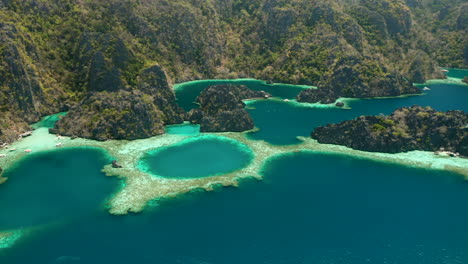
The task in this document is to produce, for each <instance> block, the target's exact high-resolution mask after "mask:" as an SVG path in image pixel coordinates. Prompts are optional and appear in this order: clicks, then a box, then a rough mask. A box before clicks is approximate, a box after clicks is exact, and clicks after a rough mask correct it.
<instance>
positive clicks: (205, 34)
mask: <svg viewBox="0 0 468 264" xmlns="http://www.w3.org/2000/svg"><path fill="white" fill-rule="evenodd" d="M0 3H1V6H0V21H2V22H1V24H0V38H1V40H2V41H1V42H0V58H1V62H0V115H1V116H2V117H3V118H2V119H0V142H3V141H12V140H14V139H15V138H17V135H18V134H20V133H22V132H24V131H27V130H28V129H29V128H28V127H27V126H28V124H30V123H32V122H35V121H37V120H38V119H39V118H40V117H41V116H43V115H46V114H50V113H53V112H59V111H64V110H67V109H69V108H72V109H75V110H73V111H78V110H76V107H78V105H79V104H82V103H80V102H84V101H86V102H88V103H91V102H92V101H93V100H91V99H90V98H91V97H93V98H94V99H96V100H99V96H98V95H97V93H101V92H115V93H121V94H123V93H122V91H127V92H129V93H135V94H136V96H139V95H138V94H139V92H138V91H140V92H142V90H141V89H144V88H142V87H140V84H139V79H140V78H141V74H142V73H143V72H144V70H145V69H146V68H148V67H149V66H151V65H159V66H160V67H161V69H162V70H163V71H164V72H165V73H166V74H167V76H168V79H169V80H168V82H169V83H170V84H171V83H174V82H181V81H187V80H194V79H206V78H238V77H252V78H258V79H263V80H267V81H274V82H283V83H293V84H308V85H315V86H318V87H319V88H320V89H319V90H317V91H308V92H304V94H303V95H302V96H301V98H303V100H304V101H315V102H318V101H319V102H332V101H333V100H334V99H336V98H337V97H339V96H350V97H367V96H388V95H398V94H400V93H414V92H415V90H414V89H413V88H412V87H408V85H407V84H408V83H409V82H418V83H421V82H423V81H424V80H426V79H429V78H430V79H432V78H437V77H441V75H440V72H439V70H438V65H442V66H445V67H453V68H467V67H468V39H467V38H466V37H465V36H466V33H467V32H466V31H467V30H468V29H467V26H466V24H467V22H466V21H467V19H466V13H467V12H466V10H467V8H468V5H467V4H466V1H463V0H437V1H435V0H406V1H404V0H329V1H324V0H297V1H287V0H252V1H225V0H208V1H199V0H172V1H167V0H146V1H133V0H107V1H78V0H60V1H58V0H52V1H43V0H3V1H1V2H0ZM346 74H350V75H351V77H352V78H349V79H348V80H347V79H345V78H343V76H344V75H346ZM132 90H137V91H135V92H134V91H132ZM361 90H362V91H361ZM142 93H143V94H147V92H142ZM150 96H153V95H151V94H150ZM169 97H170V96H169ZM169 97H167V96H158V98H165V100H167V102H162V101H164V100H162V99H158V100H160V101H159V102H155V104H157V105H158V108H159V107H160V105H159V104H164V105H166V106H167V107H166V108H167V109H172V108H173V106H171V107H169V105H172V101H171V99H168V98H169ZM109 98H114V99H115V98H118V97H117V96H114V97H109ZM106 100H107V99H106ZM109 100H110V99H109ZM161 100H162V101H161ZM113 104H115V105H117V103H113ZM150 108H152V107H150V106H149V108H148V109H150ZM167 109H165V110H163V111H162V112H164V114H167V113H166V112H165V111H166V110H167ZM160 110H162V109H160ZM173 112H174V113H169V114H167V115H169V116H174V115H178V111H176V110H174V111H173ZM152 114H154V113H152ZM79 119H81V118H77V121H78V120H79ZM163 119H164V118H163ZM102 124H105V122H102ZM78 125H79V124H78ZM104 130H105V129H104ZM144 134H146V133H144Z"/></svg>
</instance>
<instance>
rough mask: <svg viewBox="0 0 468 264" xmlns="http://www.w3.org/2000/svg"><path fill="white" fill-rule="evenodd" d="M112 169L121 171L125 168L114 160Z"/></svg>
mask: <svg viewBox="0 0 468 264" xmlns="http://www.w3.org/2000/svg"><path fill="white" fill-rule="evenodd" d="M112 168H115V169H120V168H123V166H122V165H120V164H119V163H118V162H117V161H116V160H113V161H112Z"/></svg>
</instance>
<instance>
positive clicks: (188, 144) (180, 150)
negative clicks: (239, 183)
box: [139, 136, 253, 178]
mask: <svg viewBox="0 0 468 264" xmlns="http://www.w3.org/2000/svg"><path fill="white" fill-rule="evenodd" d="M252 158H253V153H252V151H251V150H250V148H249V147H247V146H246V145H244V144H241V143H240V142H237V141H235V140H232V139H227V138H219V137H214V136H201V137H195V138H191V139H188V140H184V141H182V142H181V143H179V144H176V145H172V146H169V147H164V148H159V149H156V150H154V151H150V152H148V153H147V154H145V155H144V156H143V157H142V159H141V160H140V162H139V167H140V168H142V169H143V170H144V171H148V172H150V173H152V174H155V175H158V176H162V177H168V178H199V177H206V176H212V175H217V174H224V173H229V172H232V171H235V170H238V169H241V168H243V167H245V166H247V165H248V164H249V163H250V162H251V160H252Z"/></svg>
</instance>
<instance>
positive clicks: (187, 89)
mask: <svg viewBox="0 0 468 264" xmlns="http://www.w3.org/2000/svg"><path fill="white" fill-rule="evenodd" d="M219 84H234V85H245V86H247V87H248V88H250V89H252V90H254V91H261V90H263V91H265V92H268V93H270V94H271V95H273V96H275V97H281V98H287V99H294V98H296V96H297V95H298V94H299V93H300V92H301V91H302V90H304V89H308V88H311V86H305V85H292V84H281V83H275V84H267V83H266V82H265V81H261V80H256V79H233V80H200V81H191V82H185V83H179V84H175V85H174V91H175V94H176V98H177V103H178V104H179V105H180V106H181V107H182V108H183V109H184V110H185V111H190V110H191V109H192V108H197V107H198V105H197V104H196V103H194V102H195V100H196V99H197V97H198V95H200V93H201V92H202V91H203V90H204V89H205V88H207V87H209V86H212V85H219Z"/></svg>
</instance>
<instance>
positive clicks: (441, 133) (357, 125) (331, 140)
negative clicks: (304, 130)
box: [312, 106, 468, 156]
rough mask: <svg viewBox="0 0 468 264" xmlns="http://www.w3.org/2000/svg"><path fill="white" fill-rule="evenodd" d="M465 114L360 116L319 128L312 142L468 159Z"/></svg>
mask: <svg viewBox="0 0 468 264" xmlns="http://www.w3.org/2000/svg"><path fill="white" fill-rule="evenodd" d="M467 124H468V114H466V113H465V112H463V111H448V112H437V111H435V110H433V109H431V108H430V107H425V108H424V107H420V106H413V107H403V108H399V109H397V110H395V112H393V113H392V114H391V115H389V116H385V117H383V116H361V117H359V118H357V119H354V120H350V121H344V122H342V123H340V124H329V125H326V126H323V127H318V128H316V129H315V130H314V131H313V132H312V138H314V139H317V140H318V141H319V142H320V143H326V144H338V145H344V146H347V147H350V148H353V149H359V150H365V151H375V152H388V153H397V152H405V151H411V150H427V151H438V150H439V149H441V148H444V149H445V150H447V151H452V152H459V153H460V154H462V155H464V156H468V127H467V126H466V125H467Z"/></svg>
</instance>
